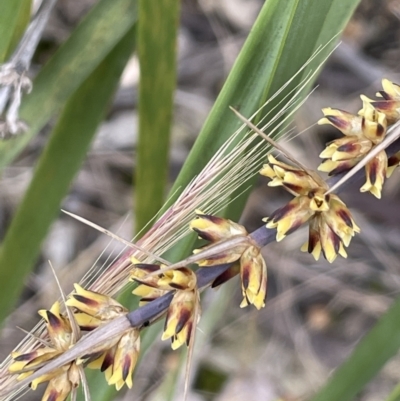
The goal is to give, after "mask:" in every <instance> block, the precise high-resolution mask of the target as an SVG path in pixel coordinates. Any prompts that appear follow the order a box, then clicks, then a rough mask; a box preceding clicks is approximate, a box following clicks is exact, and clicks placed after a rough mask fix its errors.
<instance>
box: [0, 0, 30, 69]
mask: <svg viewBox="0 0 400 401" xmlns="http://www.w3.org/2000/svg"><path fill="white" fill-rule="evenodd" d="M30 10H31V0H2V1H1V2H0V63H2V62H4V61H5V60H6V58H7V57H8V56H9V55H10V53H11V52H12V51H13V50H14V47H15V46H16V45H17V43H18V39H19V38H20V37H21V35H22V33H23V32H24V30H25V27H26V24H27V23H28V21H29V15H30Z"/></svg>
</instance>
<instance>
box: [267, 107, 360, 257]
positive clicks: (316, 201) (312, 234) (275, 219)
mask: <svg viewBox="0 0 400 401" xmlns="http://www.w3.org/2000/svg"><path fill="white" fill-rule="evenodd" d="M325 111H326V112H328V111H329V112H332V110H331V109H329V110H325ZM336 114H337V116H338V117H341V118H342V117H343V115H344V116H345V117H346V121H348V120H349V119H350V117H349V116H348V115H347V114H343V112H341V111H338V112H337V113H336ZM343 118H344V117H343ZM349 121H350V122H349V124H350V123H351V121H352V120H351V119H350V120H349ZM348 138H350V137H348ZM341 146H342V145H341ZM338 148H339V146H338V147H335V148H334V149H333V148H332V147H331V148H330V150H329V151H328V152H327V153H328V154H329V155H330V156H332V155H333V154H334V153H335V152H336V151H337V149H338ZM331 162H332V163H343V162H333V161H331ZM346 162H347V161H346ZM324 164H325V163H324ZM289 167H290V166H289ZM288 170H289V168H288ZM289 171H290V170H289ZM270 178H271V177H270ZM309 183H310V181H309V180H304V183H303V184H302V188H303V189H302V191H303V192H300V193H299V194H298V195H297V196H295V198H294V199H292V200H291V201H290V202H289V203H287V204H286V205H285V206H283V207H281V208H280V209H278V210H276V211H275V212H274V213H273V214H272V215H271V216H270V217H269V218H267V219H264V221H266V222H267V225H266V226H267V228H276V230H277V234H276V240H277V241H281V240H282V239H283V238H285V236H286V235H288V234H290V233H291V232H293V231H294V230H296V229H297V228H298V227H300V226H301V225H302V224H304V223H305V222H307V221H309V222H310V223H309V224H310V228H309V239H308V242H307V243H306V244H304V245H303V246H302V250H303V251H308V252H309V253H311V254H312V255H313V256H314V258H315V259H318V258H319V256H320V253H321V252H322V253H323V255H324V256H325V258H326V259H327V260H328V261H329V262H333V260H334V259H335V258H336V256H337V255H338V254H340V255H343V256H344V255H345V251H344V248H343V245H345V246H347V245H349V243H350V240H351V238H352V237H353V236H354V234H355V232H358V231H359V228H358V227H357V226H356V224H355V223H354V221H353V219H352V217H351V214H350V212H349V211H348V209H347V208H346V205H345V204H344V203H343V202H342V201H341V200H340V199H339V198H338V197H337V196H336V195H332V194H327V195H325V192H326V188H325V185H324V186H322V187H316V181H312V183H311V185H309V186H307V185H308V184H309ZM289 192H291V191H290V190H289Z"/></svg>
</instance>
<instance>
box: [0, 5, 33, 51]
mask: <svg viewBox="0 0 400 401" xmlns="http://www.w3.org/2000/svg"><path fill="white" fill-rule="evenodd" d="M31 7H32V0H23V2H22V4H21V5H20V7H19V10H18V15H17V20H16V23H15V28H14V32H13V35H12V37H11V39H10V43H9V45H8V49H7V52H6V59H7V58H8V57H10V56H11V54H12V52H13V51H14V49H15V48H16V47H17V45H18V42H19V41H20V40H21V38H22V35H23V33H24V31H25V29H26V28H27V26H28V23H29V20H30V17H31ZM0 24H1V22H0Z"/></svg>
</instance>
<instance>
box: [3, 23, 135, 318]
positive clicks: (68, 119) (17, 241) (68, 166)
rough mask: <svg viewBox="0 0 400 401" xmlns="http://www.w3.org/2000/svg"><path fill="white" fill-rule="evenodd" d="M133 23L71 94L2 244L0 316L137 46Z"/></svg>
mask: <svg viewBox="0 0 400 401" xmlns="http://www.w3.org/2000/svg"><path fill="white" fill-rule="evenodd" d="M133 44H134V30H133V28H132V29H131V30H130V31H129V32H128V33H127V34H126V35H125V36H124V37H123V39H122V40H121V42H120V43H119V44H118V45H117V46H116V47H115V48H114V49H113V50H112V51H111V52H110V54H109V55H108V56H107V57H106V58H105V60H104V61H103V62H102V63H101V64H100V66H99V67H98V68H97V69H96V70H95V71H94V72H93V73H92V75H91V76H90V77H89V78H88V79H87V80H86V81H85V82H84V83H83V84H82V85H81V87H80V88H79V89H78V90H77V91H76V92H75V93H74V94H73V95H72V96H71V98H70V99H69V100H68V102H67V104H66V107H65V108H64V110H63V112H62V114H61V116H60V119H59V120H58V122H57V125H56V126H55V128H54V130H53V133H52V136H51V138H50V141H49V143H48V144H47V146H46V148H45V150H44V152H43V154H42V156H41V158H40V160H39V163H38V165H37V168H36V170H35V174H34V177H33V179H32V182H31V184H30V186H29V188H28V190H27V192H26V194H25V197H24V199H23V201H22V203H21V204H20V206H19V207H18V210H17V212H16V214H15V216H14V218H13V220H12V223H11V226H10V227H9V229H8V231H7V235H6V237H5V239H4V242H3V244H2V247H1V248H0V282H1V283H3V284H4V285H3V290H2V291H1V292H0V305H1V308H0V321H3V319H4V318H5V317H6V316H7V314H8V313H9V312H10V310H11V308H12V306H13V305H14V303H15V301H16V299H17V297H18V295H19V293H20V291H21V289H22V286H23V283H24V279H25V277H26V276H27V274H28V273H29V271H30V270H31V268H32V265H33V264H34V261H35V259H36V257H37V255H38V254H39V251H40V244H41V242H42V240H43V239H44V237H45V235H46V233H47V230H48V228H49V227H50V224H51V223H52V221H53V220H54V218H55V217H56V216H57V215H58V213H59V210H60V204H61V202H62V199H63V198H64V196H65V194H66V193H67V191H68V188H69V186H70V183H71V181H72V179H73V177H74V175H75V174H76V172H77V171H78V169H79V167H80V166H81V164H82V162H83V160H84V158H85V156H86V152H87V149H88V147H89V145H90V142H91V140H92V138H93V135H94V134H95V132H96V129H97V127H98V125H99V124H100V122H101V121H102V118H103V117H104V114H105V112H106V110H107V106H108V104H109V101H110V98H111V96H112V94H113V93H114V91H115V89H116V88H117V85H118V82H119V77H120V75H121V73H122V71H123V69H124V66H125V64H126V62H127V60H128V58H129V56H130V55H131V53H132V51H133Z"/></svg>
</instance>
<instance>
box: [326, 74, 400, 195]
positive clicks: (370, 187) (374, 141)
mask: <svg viewBox="0 0 400 401" xmlns="http://www.w3.org/2000/svg"><path fill="white" fill-rule="evenodd" d="M382 86H383V89H384V90H383V91H380V92H378V93H377V96H379V97H381V98H382V99H380V100H372V99H369V98H367V97H366V96H364V95H361V99H362V101H363V108H362V109H361V110H360V111H359V112H358V114H359V115H353V114H351V113H348V112H346V111H343V110H339V109H331V108H325V109H322V111H323V113H324V116H325V117H324V118H322V119H320V120H319V121H318V123H319V124H330V125H333V126H334V127H336V128H337V129H339V130H340V131H341V132H342V133H343V134H344V135H345V137H344V138H340V139H336V140H334V141H332V142H330V143H329V144H328V146H327V147H326V148H325V150H324V151H323V152H322V153H321V154H320V157H321V158H323V159H325V160H324V161H323V162H322V163H321V165H320V166H319V167H318V169H319V170H321V171H325V172H328V173H329V174H330V175H336V174H339V173H342V172H345V171H348V170H350V169H351V168H352V167H354V166H355V165H356V164H357V163H358V162H359V161H360V160H361V159H362V158H363V157H364V156H365V155H366V154H367V153H368V152H369V151H370V150H371V149H373V148H374V147H375V146H376V145H378V144H380V143H381V142H382V141H383V140H384V138H385V136H386V133H387V128H388V126H390V125H392V124H394V123H396V122H397V121H398V120H399V119H400V87H399V86H398V85H397V84H394V83H393V82H390V81H389V80H387V79H383V80H382ZM399 162H400V153H397V154H395V155H394V156H392V157H390V158H388V157H387V154H386V151H384V150H382V151H381V152H379V153H378V154H377V155H376V156H375V157H374V158H373V159H371V160H370V161H369V162H368V163H367V165H366V166H365V175H366V181H365V184H364V185H363V186H362V187H361V188H360V191H361V192H371V193H372V194H373V195H374V196H376V197H377V198H381V192H382V187H383V184H384V182H385V178H387V177H389V176H390V175H391V174H392V172H393V170H394V168H395V167H396V166H398V165H399Z"/></svg>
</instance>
